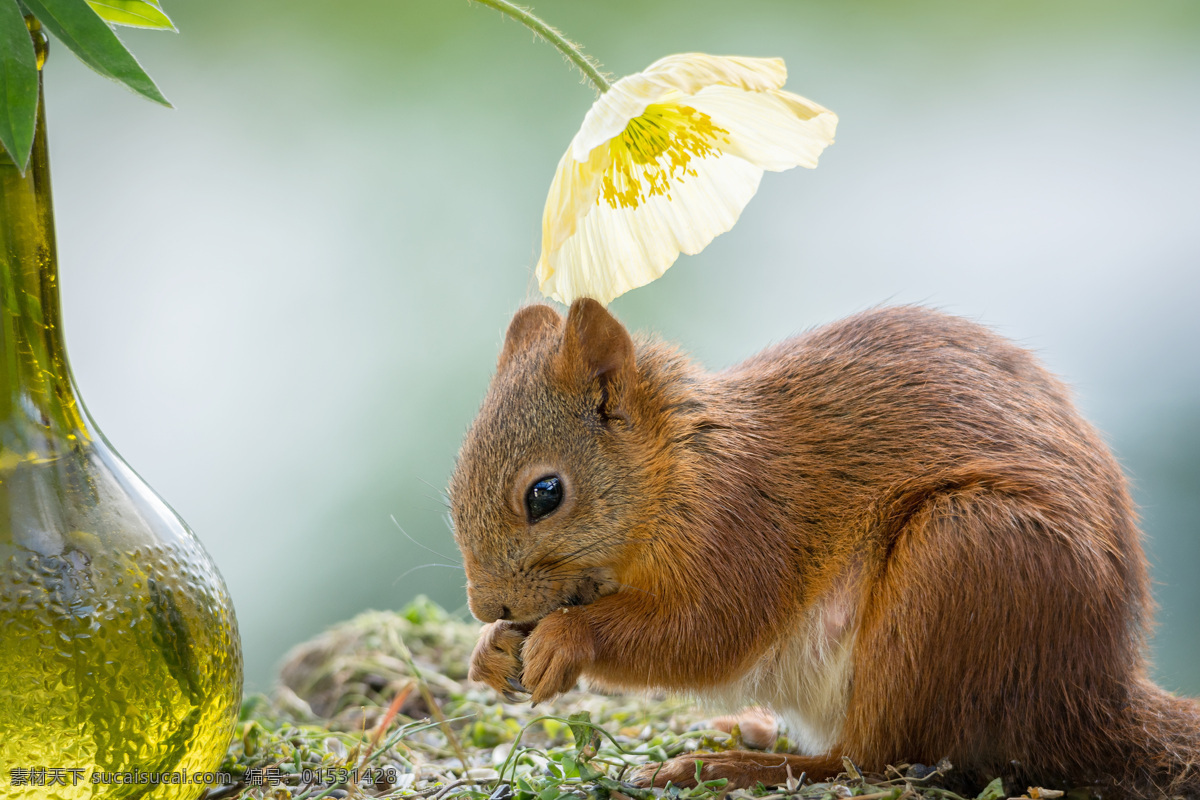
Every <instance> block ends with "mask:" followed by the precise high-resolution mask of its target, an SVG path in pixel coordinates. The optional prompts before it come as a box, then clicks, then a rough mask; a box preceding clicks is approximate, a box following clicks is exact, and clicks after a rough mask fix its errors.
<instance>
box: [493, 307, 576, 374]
mask: <svg viewBox="0 0 1200 800" xmlns="http://www.w3.org/2000/svg"><path fill="white" fill-rule="evenodd" d="M562 322H563V320H562V316H560V315H559V313H558V312H557V311H555V310H554V309H553V308H551V307H550V306H548V305H545V304H542V303H538V304H536V305H532V306H525V307H524V308H521V309H520V310H518V311H517V313H516V314H514V315H513V318H512V322H510V323H508V333H506V334H505V335H504V347H503V348H502V349H501V350H500V361H499V364H498V365H497V369H503V368H504V365H505V364H507V363H508V362H509V360H511V359H512V357H513V356H514V355H516V354H517V353H520V352H522V351H524V350H528V349H529V346H530V345H531V344H533V343H534V342H536V341H537V340H538V339H541V338H543V337H547V336H552V335H553V336H557V335H558V332H559V330H560V329H561V328H562Z"/></svg>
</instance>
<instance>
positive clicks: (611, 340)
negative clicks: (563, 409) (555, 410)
mask: <svg viewBox="0 0 1200 800" xmlns="http://www.w3.org/2000/svg"><path fill="white" fill-rule="evenodd" d="M560 358H561V359H562V361H561V368H562V370H563V373H564V376H571V377H573V378H574V379H575V380H580V379H582V380H583V381H584V382H587V383H591V382H593V381H599V383H600V390H601V406H600V413H601V415H602V416H624V414H618V413H615V412H614V411H613V409H612V407H613V406H616V405H618V404H619V401H620V398H617V397H615V395H614V394H613V393H612V391H611V390H612V389H613V387H614V384H615V386H616V388H617V389H618V390H621V389H626V390H627V389H628V387H629V385H630V383H631V381H632V380H633V377H634V352H633V339H631V338H630V336H629V332H628V331H627V330H625V327H624V326H623V325H622V324H621V323H619V322H617V320H616V319H615V318H614V317H613V315H612V314H609V313H608V311H607V310H605V308H604V306H602V305H600V304H599V303H597V302H596V301H595V300H593V299H591V298H590V297H583V298H580V299H578V300H576V301H575V302H574V303H572V304H571V310H570V311H569V312H567V324H566V328H565V329H564V331H563V341H562V349H561V351H560ZM614 400H615V401H616V402H613V401H614Z"/></svg>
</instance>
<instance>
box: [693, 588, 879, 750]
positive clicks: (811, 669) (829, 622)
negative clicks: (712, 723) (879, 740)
mask: <svg viewBox="0 0 1200 800" xmlns="http://www.w3.org/2000/svg"><path fill="white" fill-rule="evenodd" d="M839 583H840V584H841V585H840V586H838V587H837V588H836V589H835V590H834V591H832V592H830V593H829V594H828V595H826V596H825V597H823V598H821V600H819V601H818V602H817V603H816V604H815V606H814V607H812V608H810V609H809V610H808V611H806V612H805V613H804V614H803V616H801V617H800V619H799V620H798V621H797V626H796V632H795V634H794V635H793V636H791V637H790V638H788V639H786V640H784V641H782V642H780V643H779V644H777V645H776V646H775V647H773V648H772V649H771V650H769V651H767V653H766V654H765V655H764V656H763V657H762V658H760V659H759V661H758V663H757V664H755V665H754V667H753V668H752V669H751V670H750V671H749V672H748V673H747V674H746V675H745V676H743V677H742V678H741V679H740V680H738V681H736V682H734V683H731V684H728V685H726V686H723V687H719V688H717V689H713V690H707V691H704V692H702V693H698V695H697V696H698V699H701V700H703V701H707V702H711V703H715V704H717V705H719V706H721V707H722V708H725V709H728V710H736V709H739V708H743V707H745V706H748V705H761V706H765V707H767V708H769V709H770V710H771V711H773V712H775V714H776V715H777V716H778V717H779V718H780V721H781V722H782V723H783V726H784V727H785V728H786V729H787V733H788V737H789V738H790V739H791V740H792V743H793V744H794V745H795V746H796V748H797V749H798V750H799V751H800V752H801V753H804V754H805V755H814V756H815V755H824V754H826V753H828V752H829V751H830V748H832V747H833V746H834V745H835V744H837V742H838V737H839V736H840V735H841V731H842V724H843V722H844V721H845V719H846V706H847V703H848V702H849V697H850V681H851V678H852V672H853V658H852V656H853V653H854V638H855V637H854V634H855V631H854V626H853V624H852V623H853V620H854V618H855V616H856V614H854V613H853V612H854V610H855V609H854V606H855V605H856V604H855V603H854V602H853V601H852V594H853V592H852V591H851V590H850V586H851V585H852V582H851V581H847V580H843V581H840V582H839Z"/></svg>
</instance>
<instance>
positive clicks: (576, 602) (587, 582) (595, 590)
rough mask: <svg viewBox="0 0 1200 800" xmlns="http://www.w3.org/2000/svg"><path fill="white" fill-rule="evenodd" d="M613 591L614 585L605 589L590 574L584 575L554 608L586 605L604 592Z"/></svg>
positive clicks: (609, 592)
mask: <svg viewBox="0 0 1200 800" xmlns="http://www.w3.org/2000/svg"><path fill="white" fill-rule="evenodd" d="M614 591H616V587H613V588H612V589H611V590H610V591H605V587H604V585H603V584H602V583H601V581H599V580H597V579H596V578H594V577H592V576H590V575H585V576H583V577H581V578H580V579H579V581H578V582H577V583H576V584H575V585H574V586H573V587H571V589H570V591H569V592H568V594H567V596H566V597H564V598H563V600H562V602H561V603H560V604H559V606H558V608H555V609H554V610H555V611H558V610H559V609H562V608H573V607H576V606H586V605H588V604H589V603H594V602H595V601H597V600H599V599H600V598H601V597H603V596H604V595H606V594H612V593H613V592H614Z"/></svg>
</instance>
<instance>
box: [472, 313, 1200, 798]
mask: <svg viewBox="0 0 1200 800" xmlns="http://www.w3.org/2000/svg"><path fill="white" fill-rule="evenodd" d="M547 474H558V475H560V476H561V477H562V480H563V482H564V485H565V487H566V492H565V496H564V500H563V503H562V505H561V506H560V507H559V508H558V509H557V510H556V511H555V512H554V513H552V514H550V515H549V516H547V517H545V518H543V519H541V520H539V521H537V522H535V523H533V524H530V523H529V521H528V519H527V518H526V515H525V513H524V506H523V502H524V500H523V498H524V496H525V492H526V490H527V488H528V487H529V485H530V484H531V483H532V482H533V481H536V480H538V479H539V478H540V477H543V476H545V475H547ZM450 493H451V503H452V512H453V518H454V523H455V536H456V538H457V541H458V543H459V546H460V548H461V549H462V552H463V556H464V561H465V565H466V570H467V578H468V592H469V598H470V603H471V608H472V611H473V612H474V613H475V615H476V616H477V617H479V618H480V619H481V620H483V621H485V622H488V623H490V625H489V627H488V629H487V631H486V632H485V635H484V638H483V639H482V640H481V643H480V647H479V648H478V649H477V650H476V653H475V656H474V658H473V660H472V675H473V677H476V678H477V679H481V680H484V681H485V682H487V683H489V684H490V685H492V686H494V687H496V688H497V689H498V690H500V691H511V690H513V689H515V688H527V689H528V690H529V691H530V692H531V693H532V698H533V700H534V701H541V700H545V699H548V698H550V697H552V696H554V695H555V694H558V693H560V692H563V691H566V690H567V689H569V688H570V687H571V686H573V685H574V684H575V682H576V681H577V680H578V678H579V677H580V676H584V677H586V678H587V679H588V681H589V682H590V683H592V684H594V685H598V686H601V687H609V688H624V689H636V688H644V687H659V688H665V689H671V690H677V691H685V692H701V693H703V692H704V691H705V690H713V691H720V690H721V689H722V688H725V689H728V687H730V686H734V687H736V686H738V685H740V684H738V683H737V682H738V681H739V680H740V679H742V678H743V677H745V676H746V675H747V674H749V673H750V672H751V670H753V669H754V668H755V665H758V664H761V663H764V660H769V659H770V658H772V657H773V655H772V654H773V653H776V652H777V651H778V649H779V648H780V647H781V646H783V645H785V644H786V643H787V642H789V641H791V640H792V639H793V638H794V637H796V636H799V635H800V631H801V629H802V628H803V626H802V625H801V620H803V619H805V618H806V617H805V614H806V613H808V612H810V611H811V610H812V609H819V608H825V607H827V606H828V607H830V608H835V609H836V610H837V613H836V614H833V616H832V617H830V619H832V620H834V621H833V622H832V623H828V624H829V625H830V626H831V630H835V631H836V630H841V629H842V628H843V627H844V628H845V629H846V630H850V631H853V633H854V637H855V643H854V646H853V648H854V649H853V654H852V673H851V674H852V680H851V683H850V688H849V690H848V696H847V700H846V704H845V711H844V716H843V717H842V718H841V719H840V727H839V730H840V735H839V737H838V741H837V742H836V743H835V744H834V746H833V747H832V748H830V751H829V752H828V753H821V754H816V755H814V756H788V757H787V759H786V763H785V760H784V759H783V757H782V756H780V757H776V756H773V755H766V754H761V753H760V754H746V753H742V754H737V753H734V754H722V755H721V756H720V758H714V757H713V756H707V757H704V760H705V762H706V766H705V772H706V775H705V777H706V778H707V777H729V778H731V779H733V780H734V781H735V782H736V783H738V784H741V785H746V783H753V781H755V780H760V779H762V780H764V781H765V782H769V783H779V782H782V780H783V779H784V777H786V776H784V773H783V772H781V771H780V770H781V769H783V770H784V771H786V770H788V769H790V770H791V772H792V773H793V774H794V775H796V776H798V775H799V774H800V773H801V772H807V773H808V775H809V776H810V777H820V776H822V775H827V774H832V773H836V772H837V771H838V770H840V768H841V758H842V756H847V757H849V758H850V759H851V760H852V761H854V762H855V763H856V764H858V765H859V766H860V767H863V768H866V769H872V770H882V769H883V768H884V767H885V766H886V765H888V764H892V763H900V762H923V763H934V762H936V761H937V760H938V759H940V758H942V757H948V758H949V759H950V761H951V762H952V763H953V764H954V765H955V766H956V772H957V773H958V774H959V775H960V776H961V777H962V778H963V779H965V780H977V781H984V780H986V779H988V778H990V777H993V776H995V775H1000V774H1003V775H1006V776H1007V777H1009V778H1010V779H1011V780H1012V781H1013V786H1014V787H1016V788H1024V786H1025V785H1026V783H1040V784H1041V785H1044V786H1046V785H1051V784H1061V785H1081V784H1089V785H1092V784H1095V785H1100V786H1103V787H1105V788H1106V790H1107V792H1108V795H1109V796H1128V797H1152V796H1161V795H1162V794H1163V793H1165V792H1176V793H1180V794H1183V795H1185V796H1189V797H1194V796H1200V767H1198V766H1196V762H1197V761H1198V760H1200V708H1198V706H1197V704H1196V702H1195V701H1192V700H1186V699H1181V698H1175V697H1172V696H1170V695H1168V694H1166V693H1165V692H1163V691H1162V690H1160V689H1158V688H1157V687H1155V686H1154V685H1153V684H1151V683H1150V682H1148V681H1147V679H1146V678H1145V676H1144V672H1145V662H1144V657H1143V654H1142V651H1143V645H1144V641H1143V639H1144V632H1145V628H1146V625H1147V622H1148V619H1147V618H1148V614H1149V599H1148V593H1147V576H1146V565H1145V559H1144V557H1143V555H1142V549H1141V544H1140V541H1139V532H1138V529H1137V526H1136V521H1135V515H1134V512H1133V509H1132V504H1131V501H1130V498H1129V495H1128V491H1127V489H1126V486H1125V480H1124V478H1123V476H1122V474H1121V472H1120V470H1119V468H1118V467H1117V465H1116V463H1115V462H1114V460H1113V458H1112V456H1111V455H1110V454H1109V451H1108V449H1107V448H1106V447H1105V445H1104V444H1103V442H1102V441H1101V440H1100V439H1099V437H1098V436H1097V435H1096V433H1095V432H1094V431H1093V430H1092V428H1091V427H1090V426H1089V425H1088V424H1087V423H1086V422H1085V421H1084V420H1083V419H1082V418H1080V416H1079V415H1078V413H1077V412H1076V411H1075V409H1074V408H1073V406H1072V404H1071V402H1070V400H1069V398H1068V395H1067V391H1066V389H1065V388H1064V387H1063V386H1062V384H1061V383H1059V382H1058V381H1057V380H1056V379H1055V378H1054V377H1052V376H1051V375H1049V374H1048V373H1047V372H1046V371H1045V370H1044V369H1043V368H1042V367H1041V366H1040V365H1039V364H1038V363H1037V361H1036V360H1035V359H1034V358H1033V356H1031V355H1030V354H1029V353H1028V352H1026V351H1024V350H1022V349H1020V348H1018V347H1016V346H1014V345H1013V344H1011V343H1010V342H1007V341H1005V340H1004V339H1002V338H1000V337H998V336H996V335H995V334H993V333H991V332H990V331H988V330H987V329H985V328H983V327H981V326H979V325H976V324H973V323H970V322H967V321H965V320H962V319H958V318H955V317H950V316H946V315H943V314H939V313H936V312H933V311H929V310H926V309H922V308H914V307H901V308H887V309H881V310H875V311H869V312H866V313H862V314H859V315H856V316H853V317H850V318H849V319H846V320H843V321H841V322H837V323H834V324H832V325H829V326H826V327H824V328H820V329H818V330H815V331H812V332H810V333H807V334H805V335H802V336H799V337H796V338H794V339H791V340H788V341H785V342H783V343H781V344H778V345H776V346H774V347H771V348H769V349H767V350H766V351H764V352H762V353H760V354H758V355H756V356H754V357H752V358H750V359H749V360H747V361H745V362H743V363H742V364H739V365H737V366H735V367H733V368H731V369H729V370H726V371H724V372H720V373H716V374H710V373H706V372H704V371H702V370H701V369H700V368H698V367H697V366H695V365H694V364H692V363H691V362H690V361H689V360H688V359H687V358H686V357H684V356H683V355H682V354H681V353H680V352H678V351H677V350H675V349H674V348H672V347H670V346H667V345H664V344H661V343H658V342H655V341H652V340H646V339H642V340H639V341H638V342H637V343H636V345H635V344H634V342H633V340H632V339H631V338H630V337H629V334H628V333H627V332H626V331H625V329H624V328H623V327H622V326H621V325H620V323H618V322H617V321H616V320H615V319H613V318H612V317H611V316H610V315H609V314H608V312H606V311H605V310H604V309H603V308H602V307H601V306H600V305H599V304H597V303H595V302H593V301H589V300H581V301H577V302H576V303H575V304H574V305H573V306H572V307H571V309H570V313H569V315H568V317H567V319H566V320H563V319H562V318H561V317H559V316H558V314H557V313H556V312H554V311H552V310H551V309H549V308H548V307H545V306H531V307H528V308H525V309H522V310H521V311H520V312H518V313H517V315H516V317H515V318H514V320H513V322H512V325H511V326H510V329H509V335H508V337H507V342H506V344H505V347H504V351H503V354H502V356H501V360H500V366H499V369H498V372H497V374H496V377H495V378H494V380H493V382H492V385H491V387H490V389H489V391H488V394H487V397H486V399H485V400H484V403H483V407H482V409H481V411H480V414H479V416H478V418H477V419H476V421H475V423H474V425H473V426H472V428H471V430H470V432H469V433H468V435H467V438H466V441H465V443H464V444H463V448H462V452H461V454H460V457H459V462H458V466H457V469H456V471H455V474H454V476H453V479H452V481H451V487H450ZM527 631H531V632H528V634H527V635H526V632H527ZM522 642H523V644H522ZM753 699H754V698H751V697H746V698H745V700H746V701H747V702H750V701H751V700H753ZM771 759H775V760H776V761H778V762H779V763H778V764H776V763H775V761H771V763H770V764H768V763H767V762H768V761H770V760H771ZM655 769H657V767H655ZM653 772H654V770H650V771H649V772H646V773H643V775H642V776H641V777H642V779H643V781H645V782H649V781H651V780H655V778H654V777H653ZM692 776H694V764H693V763H692V760H691V759H687V758H684V759H676V760H674V761H672V762H670V763H668V764H667V765H665V766H664V767H663V768H662V770H661V771H660V772H659V774H658V778H657V780H658V782H659V783H662V782H663V781H664V780H665V779H666V778H667V777H670V778H671V779H673V780H675V781H676V782H680V781H684V782H686V781H687V780H689V779H691V778H692ZM781 776H782V777H781Z"/></svg>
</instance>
